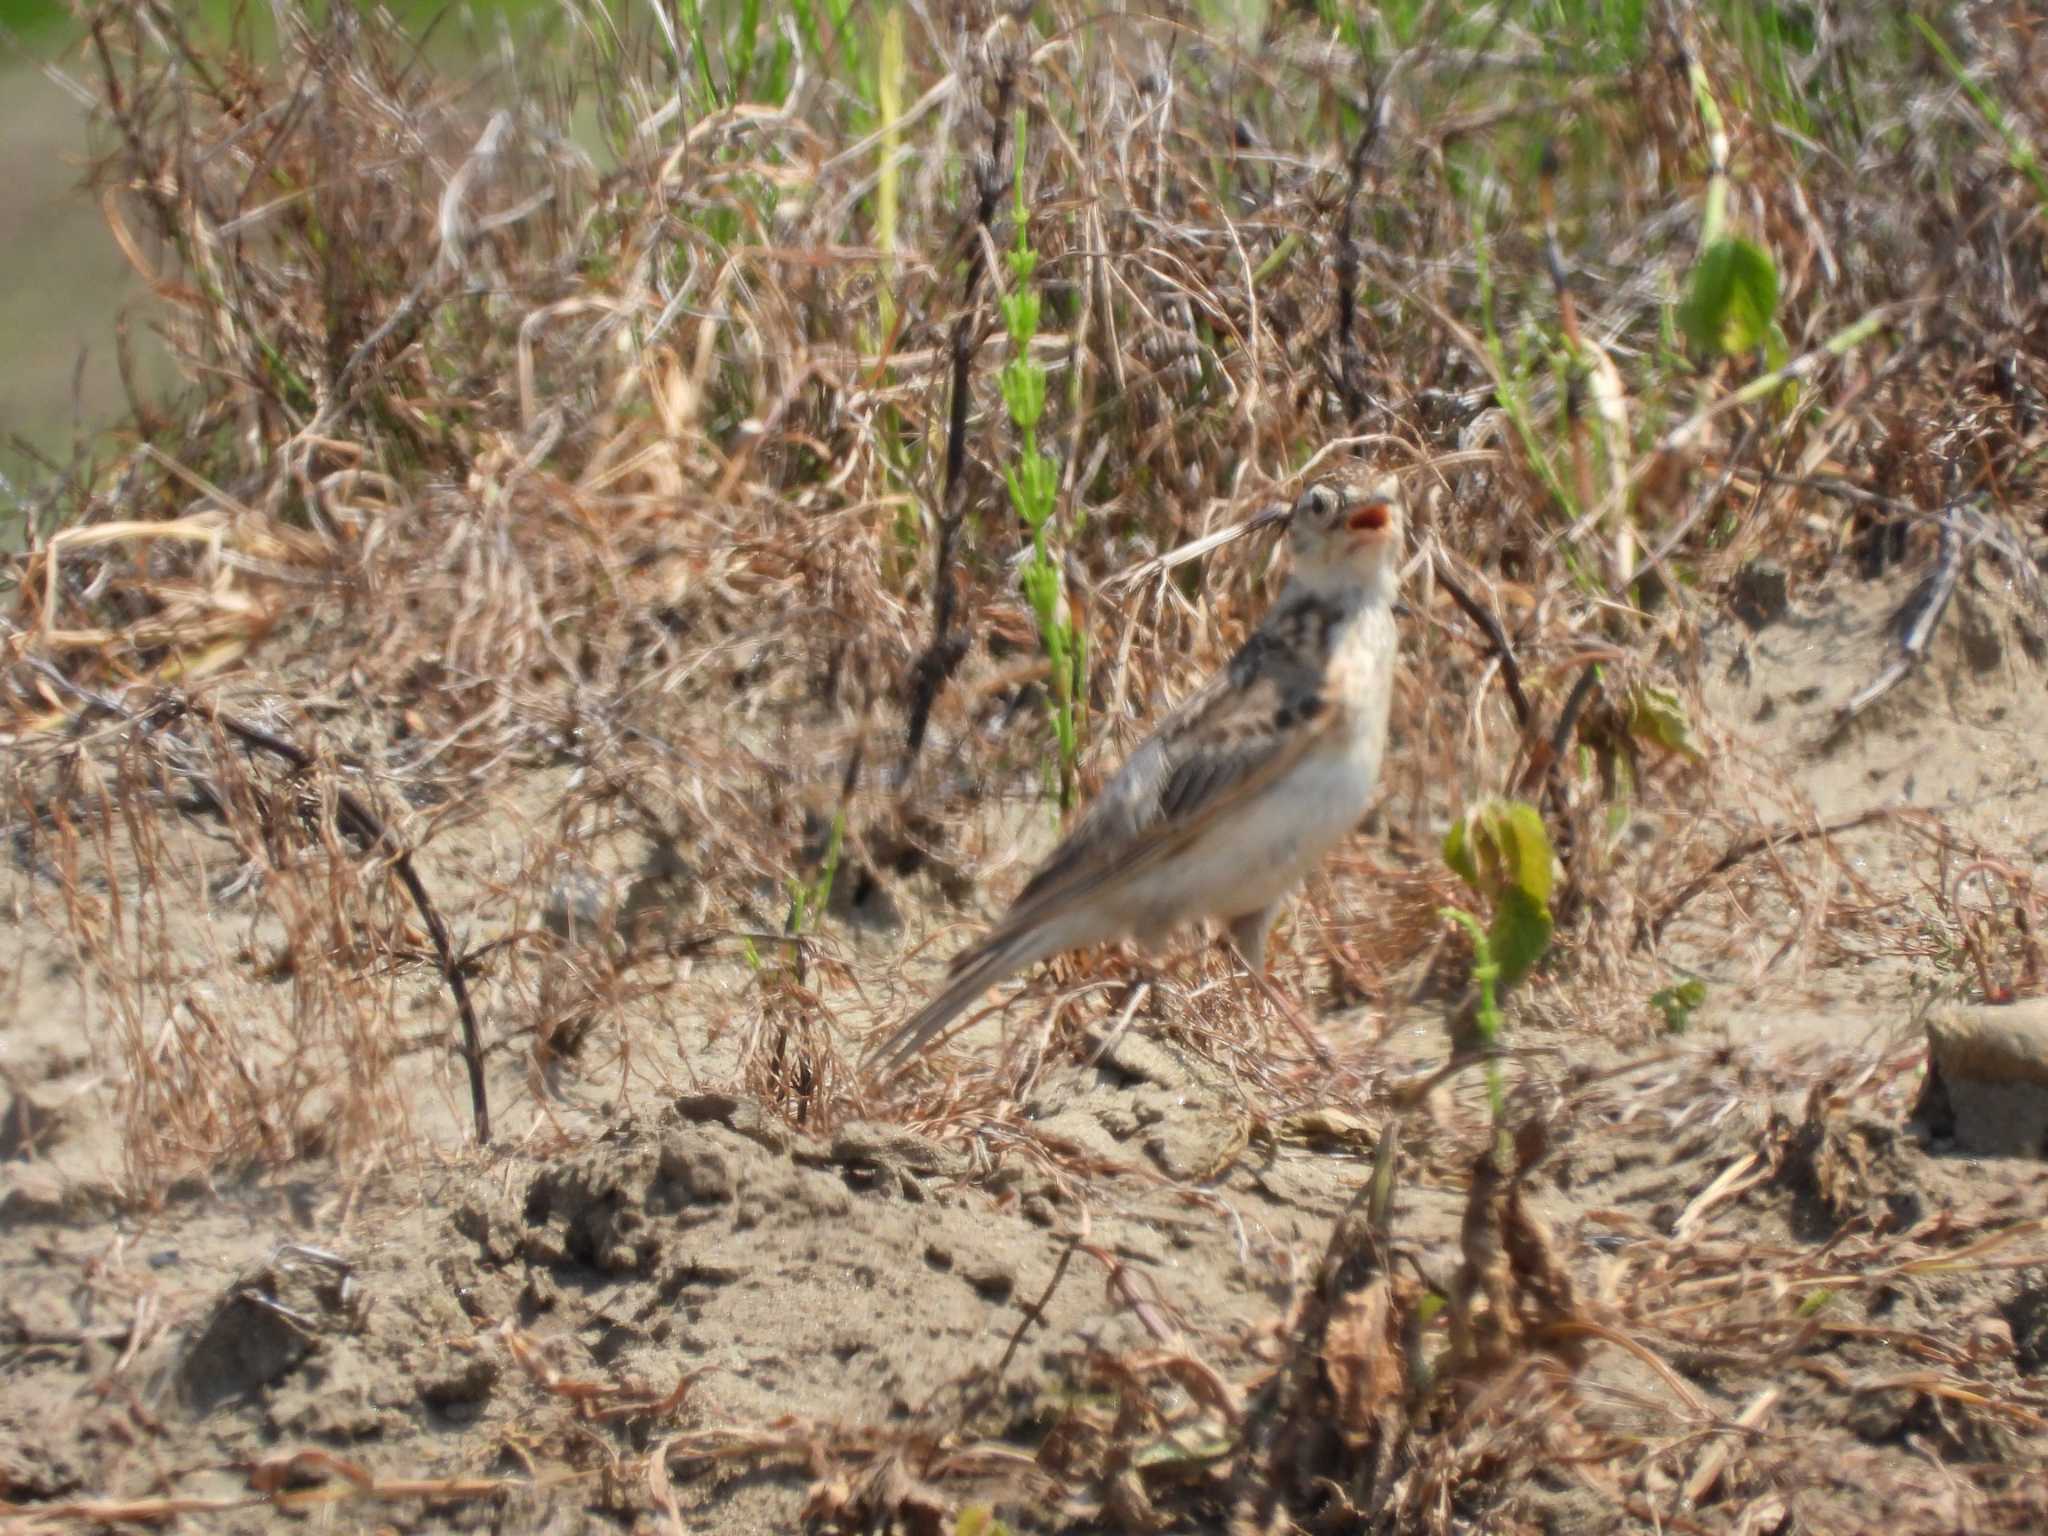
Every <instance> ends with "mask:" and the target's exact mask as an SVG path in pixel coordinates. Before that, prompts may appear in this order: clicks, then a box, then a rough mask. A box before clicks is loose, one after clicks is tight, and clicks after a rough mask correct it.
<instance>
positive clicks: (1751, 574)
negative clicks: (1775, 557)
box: [1728, 560, 1792, 629]
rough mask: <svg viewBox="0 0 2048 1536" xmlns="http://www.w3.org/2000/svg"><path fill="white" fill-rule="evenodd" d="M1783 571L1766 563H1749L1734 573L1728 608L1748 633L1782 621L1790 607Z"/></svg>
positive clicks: (1788, 584)
mask: <svg viewBox="0 0 2048 1536" xmlns="http://www.w3.org/2000/svg"><path fill="white" fill-rule="evenodd" d="M1790 594H1791V584H1790V582H1789V581H1788V580H1787V578H1786V576H1785V568H1784V567H1783V566H1781V565H1775V564H1773V563H1772V562H1771V561H1769V560H1751V561H1749V562H1748V563H1747V564H1746V565H1744V566H1743V567H1742V569H1741V570H1739V571H1737V572H1736V573H1735V582H1734V586H1733V587H1732V589H1731V590H1730V591H1729V594H1728V606H1729V607H1731V608H1733V609H1734V610H1735V617H1737V618H1738V619H1740V620H1742V622H1743V623H1745V624H1747V625H1748V626H1749V627H1750V628H1751V629H1762V628H1764V627H1765V626H1767V625H1771V624H1775V623H1777V622H1778V620H1780V619H1782V618H1783V617H1785V615H1786V613H1787V612H1789V611H1790V609H1791V606H1792V601H1791V595H1790Z"/></svg>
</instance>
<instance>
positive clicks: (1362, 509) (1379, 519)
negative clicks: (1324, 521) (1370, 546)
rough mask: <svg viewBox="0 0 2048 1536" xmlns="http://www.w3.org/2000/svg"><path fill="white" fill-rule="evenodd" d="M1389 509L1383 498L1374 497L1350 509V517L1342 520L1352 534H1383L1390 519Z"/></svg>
mask: <svg viewBox="0 0 2048 1536" xmlns="http://www.w3.org/2000/svg"><path fill="white" fill-rule="evenodd" d="M1391 515H1392V513H1391V509H1390V508H1389V507H1388V505H1387V502H1386V500H1385V498H1384V497H1379V496H1375V497H1373V498H1372V499H1371V500H1370V501H1367V502H1364V503H1362V504H1360V505H1359V506H1356V507H1353V508H1352V509H1351V515H1350V516H1349V517H1347V518H1346V519H1345V520H1344V526H1345V527H1347V528H1349V529H1350V530H1351V531H1352V532H1353V533H1384V532H1386V530H1387V522H1388V519H1389V518H1390V517H1391Z"/></svg>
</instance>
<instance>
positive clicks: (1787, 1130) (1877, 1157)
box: [1771, 1089, 1924, 1238]
mask: <svg viewBox="0 0 2048 1536" xmlns="http://www.w3.org/2000/svg"><path fill="white" fill-rule="evenodd" d="M1771 1129H1772V1137H1773V1139H1774V1140H1776V1141H1777V1142H1778V1143H1779V1154H1778V1156H1779V1163H1778V1176H1777V1177H1778V1183H1779V1184H1780V1185H1781V1186H1783V1187H1784V1188H1786V1189H1789V1190H1790V1191H1791V1192H1792V1194H1793V1197H1794V1200H1795V1202H1796V1205H1795V1212H1794V1214H1795V1220H1796V1222H1797V1224H1798V1225H1799V1226H1800V1227H1801V1228H1802V1229H1803V1230H1804V1231H1805V1232H1806V1233H1807V1234H1809V1235H1810V1236H1812V1237H1815V1238H1826V1237H1830V1236H1832V1235H1833V1234H1834V1233H1835V1232H1836V1231H1838V1230H1839V1229H1840V1228H1841V1227H1842V1226H1844V1225H1845V1224H1846V1223H1848V1222H1850V1221H1853V1220H1855V1219H1857V1218H1858V1217H1862V1218H1865V1219H1867V1220H1868V1221H1869V1222H1870V1224H1871V1226H1872V1228H1873V1229H1875V1230H1877V1231H1880V1232H1898V1231H1902V1230H1904V1229H1905V1228H1907V1227H1910V1226H1912V1225H1913V1223H1914V1222H1916V1221H1918V1220H1919V1219H1920V1217H1921V1214H1922V1207H1923V1205H1924V1200H1923V1198H1922V1196H1921V1193H1920V1190H1919V1188H1918V1184H1917V1181H1916V1179H1915V1178H1914V1174H1913V1169H1912V1168H1911V1166H1910V1165H1909V1164H1908V1161H1907V1158H1906V1146H1905V1145H1904V1140H1903V1138H1902V1137H1901V1136H1900V1133H1899V1132H1898V1130H1897V1129H1896V1128H1895V1127H1893V1126H1890V1125H1886V1124H1883V1123H1881V1122H1879V1121H1875V1120H1870V1119H1866V1118H1863V1117H1861V1116H1855V1115H1850V1114H1845V1113H1843V1112H1842V1111H1840V1110H1838V1109H1835V1108H1833V1107H1832V1106H1830V1105H1829V1104H1828V1103H1827V1102H1826V1100H1825V1098H1824V1096H1823V1094H1822V1093H1821V1091H1820V1090H1819V1089H1816V1090H1815V1091H1814V1093H1813V1094H1812V1095H1811V1096H1810V1097H1809V1098H1808V1100H1807V1105H1806V1117H1805V1119H1803V1120H1802V1121H1801V1122H1800V1123H1799V1124H1797V1125H1793V1124H1792V1123H1791V1122H1790V1121H1789V1120H1787V1119H1786V1118H1785V1117H1784V1116H1782V1115H1780V1116H1778V1117H1776V1119H1775V1122H1774V1124H1773V1125H1772V1128H1771Z"/></svg>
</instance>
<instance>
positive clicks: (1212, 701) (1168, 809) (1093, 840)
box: [990, 632, 1339, 940]
mask: <svg viewBox="0 0 2048 1536" xmlns="http://www.w3.org/2000/svg"><path fill="white" fill-rule="evenodd" d="M1326 684H1327V676H1326V669H1325V668H1324V667H1323V666H1322V665H1321V664H1320V660H1319V659H1317V658H1311V657H1309V656H1306V655H1304V654H1302V652H1301V651H1300V650H1299V649H1298V648H1297V647H1295V646H1292V645H1289V644H1285V643H1282V642H1280V641H1279V640H1278V639H1276V638H1275V637H1273V636H1271V635H1269V634H1267V633H1264V632H1261V633H1260V634H1257V635H1254V636H1253V637H1252V639H1251V640H1250V641H1249V642H1247V644H1246V645H1245V647H1244V649H1243V650H1241V651H1239V652H1238V654H1237V655H1236V656H1234V657H1233V658H1232V659H1231V663H1230V665H1229V667H1228V668H1226V669H1225V670H1224V671H1223V672H1222V673H1221V674H1219V675H1218V676H1217V677H1215V678H1214V679H1212V680H1211V681H1210V682H1209V683H1208V684H1207V685H1205V686H1204V687H1203V688H1202V689H1201V691H1200V692H1198V693H1196V694H1194V695H1193V696H1192V697H1190V698H1189V699H1187V700H1186V701H1184V702H1183V703H1182V704H1181V706H1180V707H1179V708H1178V709H1176V710H1174V712H1173V713H1172V714H1170V715H1169V716H1167V718H1166V719H1165V720H1164V721H1162V722H1161V723H1160V725H1159V728H1158V729H1157V730H1155V731H1154V732H1153V733H1152V734H1151V735H1150V736H1149V737H1147V738H1146V739H1145V741H1144V743H1143V744H1142V745H1141V746H1139V748H1138V750H1137V751H1136V752H1134V753H1132V754H1131V758H1130V761H1128V762H1127V763H1125V764H1124V766H1123V768H1122V769H1121V770H1120V771H1119V772H1118V773H1117V775H1116V777H1115V778H1114V779H1112V780H1111V781H1110V782H1109V784H1108V785H1107V786H1105V787H1104V789H1103V791H1102V793H1101V794H1100V795H1099V796H1097V797H1096V800H1095V802H1094V804H1092V805H1091V806H1089V808H1088V811H1087V813H1086V814H1085V815H1084V816H1082V818H1081V819H1080V821H1079V822H1077V823H1075V825H1074V829H1073V830H1072V831H1071V832H1070V833H1068V834H1067V837H1066V839H1065V841H1063V842H1062V843H1061V844H1060V846H1059V847H1058V848H1057V849H1055V850H1054V851H1053V854H1052V856H1051V857H1050V858H1049V859H1047V860H1046V862H1045V864H1044V865H1043V866H1042V867H1041V868H1040V869H1039V871H1038V873H1037V874H1035V875H1033V876H1032V877H1031V881H1030V883H1029V884H1027V885H1026V886H1025V887H1024V889H1023V890H1022V891H1021V892H1020V893H1019V894H1018V897H1017V901H1016V904H1015V905H1014V906H1013V907H1012V908H1011V909H1010V911H1009V913H1008V914H1007V915H1006V916H1005V917H1004V918H1003V921H1002V922H1001V923H1000V924H999V925H998V927H997V931H996V933H995V934H992V935H991V936H990V937H991V940H994V939H995V938H996V937H998V936H999V935H1002V934H1010V933H1016V932H1018V931H1020V930H1022V929H1024V928H1026V927H1028V926H1030V925H1031V924H1033V923H1035V922H1037V921H1038V920H1039V919H1040V918H1041V917H1043V916H1045V915H1046V914H1047V913H1049V912H1051V911H1052V910H1054V909H1055V908H1058V907H1063V906H1065V905H1066V904H1067V903H1069V902H1071V901H1074V900H1076V899H1079V898H1081V897H1085V896H1087V895H1089V894H1092V893H1093V892H1095V891H1096V890H1098V889H1100V888H1101V887H1103V886H1105V885H1107V884H1109V883H1110V882H1111V881H1114V880H1117V879H1119V878H1122V877H1124V876H1127V875H1131V874H1134V873H1137V872H1138V871H1140V870H1142V869H1145V868H1147V867H1149V866H1150V865H1151V864H1153V863H1154V862H1155V861H1156V860H1158V859H1160V858H1162V857H1164V856H1165V855H1167V854H1169V853H1171V852H1173V851H1174V850H1176V849H1179V848H1183V847H1186V846H1187V845H1188V844H1189V843H1191V842H1192V841H1194V839H1195V838H1197V837H1198V836H1200V835H1201V833H1202V832H1203V831H1205V830H1206V829H1207V828H1208V827H1209V826H1211V825H1212V824H1213V823H1214V822H1215V821H1216V820H1217V819H1218V818H1220V817H1225V816H1229V815H1231V814H1232V813H1233V812H1234V811H1235V809H1236V808H1237V807H1238V806H1240V805H1241V804H1243V803H1244V802H1245V801H1246V800H1248V799H1250V798H1251V797H1252V796H1254V795H1256V794H1258V793H1259V792H1260V791H1261V790H1262V789H1264V788H1265V787H1266V786H1267V785H1269V784H1271V783H1272V782H1273V781H1274V780H1276V779H1278V778H1279V777H1281V776H1282V775H1283V774H1285V773H1286V772H1287V770H1288V769H1290V768H1292V767H1293V766H1294V765H1295V764H1296V763H1298V762H1300V761H1301V759H1302V758H1303V757H1305V756H1307V755H1308V754H1309V753H1310V752H1311V751H1313V750H1314V749H1315V747H1316V746H1317V745H1318V744H1319V743H1320V742H1322V741H1324V740H1325V739H1326V738H1327V737H1328V736H1329V735H1330V734H1331V732H1332V731H1333V730H1334V729H1335V727H1336V724H1337V716H1338V714H1339V710H1338V709H1337V708H1336V707H1335V705H1334V703H1333V701H1332V699H1331V698H1330V697H1329V694H1328V691H1327V687H1326Z"/></svg>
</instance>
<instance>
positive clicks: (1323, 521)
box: [1294, 485, 1339, 528]
mask: <svg viewBox="0 0 2048 1536" xmlns="http://www.w3.org/2000/svg"><path fill="white" fill-rule="evenodd" d="M1338 511H1339V504H1338V497H1337V493H1336V492H1335V491H1333V490H1331V489H1330V487H1328V486H1327V485H1312V486H1310V487H1309V488H1308V489H1307V490H1305V491H1303V492H1302V493H1301V499H1300V500H1299V501H1297V502H1296V503H1295V504H1294V514H1295V516H1296V517H1298V518H1306V519H1307V520H1308V521H1309V522H1311V523H1313V524H1315V525H1316V526H1317V527H1318V528H1327V527H1329V526H1330V525H1331V524H1333V523H1334V522H1336V520H1337V513H1338Z"/></svg>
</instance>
